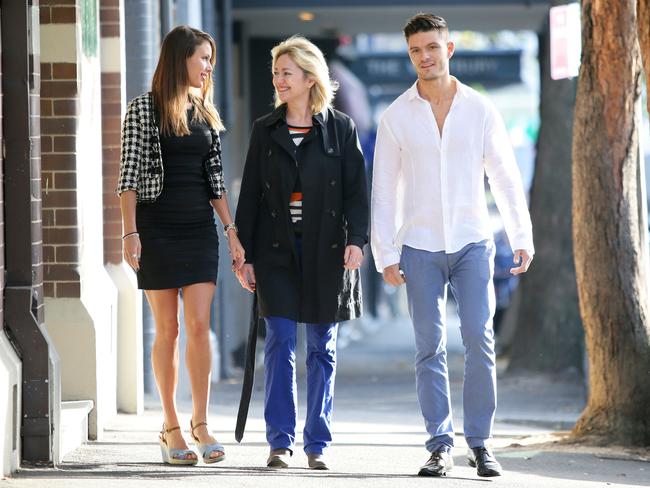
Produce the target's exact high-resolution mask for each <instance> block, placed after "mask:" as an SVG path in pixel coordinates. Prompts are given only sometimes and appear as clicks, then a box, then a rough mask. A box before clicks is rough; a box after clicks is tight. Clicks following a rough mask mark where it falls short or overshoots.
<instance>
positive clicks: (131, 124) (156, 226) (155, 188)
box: [118, 26, 244, 464]
mask: <svg viewBox="0 0 650 488" xmlns="http://www.w3.org/2000/svg"><path fill="white" fill-rule="evenodd" d="M215 51H216V50H215V44H214V41H213V39H212V38H211V37H210V36H209V35H208V34H206V33H204V32H202V31H199V30H197V29H192V28H190V27H187V26H180V27H177V28H175V29H174V30H172V31H171V32H170V33H169V34H168V35H167V36H166V37H165V39H164V40H163V43H162V48H161V52H160V58H159V60H158V66H157V67H156V71H155V73H154V77H153V82H152V89H151V92H149V93H145V94H144V95H141V96H139V97H137V98H135V99H133V100H132V101H131V102H130V103H129V106H128V108H127V113H126V117H125V119H124V125H123V128H122V157H121V162H120V180H119V185H118V193H119V194H120V203H121V209H122V223H123V228H124V237H123V242H124V246H123V247H124V259H125V261H126V262H127V263H128V264H129V265H130V266H131V267H132V268H133V269H134V270H135V271H136V272H137V278H138V288H140V289H144V290H145V295H146V296H147V300H148V302H149V305H150V306H151V310H152V312H153V315H154V319H155V322H156V337H155V340H154V344H153V351H152V355H151V356H152V363H153V370H154V374H155V377H156V383H157V385H158V391H159V393H160V398H161V401H162V408H163V415H164V424H163V429H162V431H161V433H160V447H161V452H162V456H163V461H164V462H166V463H170V464H196V463H197V461H198V458H197V455H196V453H195V452H194V451H192V450H189V449H188V446H187V444H186V443H185V440H184V438H183V435H182V433H181V430H180V427H179V421H178V416H177V412H176V403H175V393H176V385H177V378H178V329H179V324H178V303H179V290H182V296H183V309H184V314H185V327H186V331H187V353H186V363H187V368H188V372H189V376H190V382H191V388H192V401H193V412H192V419H191V421H190V429H191V436H192V438H193V439H194V441H195V443H196V445H197V447H198V449H199V452H200V455H201V458H202V459H203V461H204V462H206V463H213V462H217V461H221V460H223V459H224V455H225V453H224V448H223V446H222V445H220V444H219V443H218V442H217V441H216V440H215V439H214V437H212V435H211V434H210V432H209V431H208V428H207V414H208V398H209V391H210V370H211V367H210V364H211V357H210V347H209V330H210V304H211V302H212V297H213V295H214V291H215V284H216V280H217V264H218V244H219V243H218V235H217V230H216V227H215V222H214V217H213V208H214V210H216V212H217V214H218V215H219V219H220V220H221V222H222V223H223V224H224V234H225V235H226V237H227V238H228V247H229V251H230V254H231V256H232V259H233V263H232V264H233V268H234V269H238V268H239V267H241V266H242V264H243V262H244V251H243V248H242V246H241V244H240V243H239V239H238V237H237V228H236V226H235V224H234V223H233V219H232V217H231V214H230V210H229V209H228V201H227V199H226V189H225V185H224V179H223V171H222V166H221V145H220V142H219V134H218V131H219V130H223V125H222V124H221V120H220V118H219V114H218V113H217V111H216V109H215V107H214V106H213V104H212V102H211V99H212V77H211V75H212V69H213V66H214V62H215Z"/></svg>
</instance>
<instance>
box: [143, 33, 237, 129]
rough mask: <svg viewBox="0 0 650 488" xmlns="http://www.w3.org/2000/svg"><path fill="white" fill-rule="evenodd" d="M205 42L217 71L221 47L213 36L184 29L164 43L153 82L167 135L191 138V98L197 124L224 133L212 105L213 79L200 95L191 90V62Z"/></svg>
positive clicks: (168, 37)
mask: <svg viewBox="0 0 650 488" xmlns="http://www.w3.org/2000/svg"><path fill="white" fill-rule="evenodd" d="M204 42H208V43H209V44H210V47H211V48H212V54H211V56H210V64H211V65H212V66H213V67H214V63H215V60H216V57H217V54H216V52H217V46H216V44H215V42H214V39H212V37H211V36H210V34H208V33H206V32H203V31H201V30H199V29H194V28H192V27H189V26H187V25H180V26H178V27H175V28H174V29H172V30H171V31H170V32H169V33H168V34H167V35H166V36H165V38H164V39H163V42H162V47H161V48H160V57H159V58H158V65H157V66H156V71H154V74H153V80H152V82H151V93H152V95H153V99H154V103H155V104H156V108H157V109H158V114H159V116H160V131H161V132H162V133H163V134H165V135H172V134H173V135H176V136H184V135H188V134H190V130H189V127H188V121H187V115H186V106H187V102H188V97H189V100H190V101H191V102H192V104H193V105H194V108H195V110H194V117H193V120H199V121H202V122H205V123H206V124H208V125H210V126H211V127H212V128H214V129H216V130H224V126H223V123H222V122H221V117H219V113H218V112H217V109H216V108H215V106H214V105H213V104H212V77H211V76H209V77H208V78H207V80H206V82H205V83H204V84H203V88H201V93H200V95H196V94H194V93H192V90H188V87H189V77H188V73H187V58H189V57H191V56H192V55H193V54H194V51H195V50H196V48H197V47H198V46H200V45H201V44H203V43H204Z"/></svg>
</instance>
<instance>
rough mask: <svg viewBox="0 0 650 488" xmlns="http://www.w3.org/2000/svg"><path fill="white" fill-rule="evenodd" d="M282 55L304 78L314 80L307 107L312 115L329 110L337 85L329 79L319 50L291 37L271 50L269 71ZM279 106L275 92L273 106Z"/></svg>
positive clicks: (327, 69) (295, 37)
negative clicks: (296, 66)
mask: <svg viewBox="0 0 650 488" xmlns="http://www.w3.org/2000/svg"><path fill="white" fill-rule="evenodd" d="M283 54H286V55H288V56H289V57H290V58H291V60H292V61H293V62H294V63H296V64H297V65H298V67H299V68H300V69H301V70H302V72H303V73H304V75H305V76H307V77H309V78H311V79H312V80H314V84H313V85H312V87H311V88H310V90H309V105H310V107H311V111H312V113H314V114H317V113H319V112H322V111H323V109H325V108H330V107H331V106H332V101H333V100H334V94H335V93H336V90H337V89H338V87H339V84H338V82H336V81H333V80H331V79H330V71H329V68H328V67H327V63H326V62H325V57H324V56H323V53H322V52H321V50H320V49H318V47H316V45H315V44H314V43H312V42H311V41H309V40H308V39H307V38H305V37H302V36H291V37H290V38H288V39H286V40H284V41H282V42H281V43H280V44H278V45H277V46H275V47H274V48H273V49H271V57H272V59H273V62H272V64H271V66H272V68H271V69H275V63H277V61H278V58H279V57H280V56H282V55H283ZM280 105H282V102H281V101H280V99H279V98H278V94H277V92H276V93H275V106H276V107H279V106H280Z"/></svg>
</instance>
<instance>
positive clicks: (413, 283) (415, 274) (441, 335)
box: [400, 240, 497, 451]
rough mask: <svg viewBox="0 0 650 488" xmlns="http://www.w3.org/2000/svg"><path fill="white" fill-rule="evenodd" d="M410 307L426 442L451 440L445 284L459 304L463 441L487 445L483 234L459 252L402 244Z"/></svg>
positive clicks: (488, 343) (487, 282)
mask: <svg viewBox="0 0 650 488" xmlns="http://www.w3.org/2000/svg"><path fill="white" fill-rule="evenodd" d="M400 267H401V269H402V270H403V271H404V275H405V277H406V293H407V297H408V307H409V313H410V315H411V320H412V321H413V328H414V330H415V350H416V352H415V379H416V388H417V395H418V401H419V403H420V409H421V411H422V416H423V417H424V423H425V427H426V429H427V432H428V433H429V436H430V437H429V439H428V440H427V442H426V447H427V449H428V450H429V451H433V450H435V449H437V448H438V447H440V446H441V445H446V446H449V447H452V446H453V445H454V426H453V422H452V414H451V400H450V395H449V376H448V372H447V350H446V343H447V332H446V329H445V304H446V299H447V285H449V287H450V288H451V292H452V293H453V294H454V298H455V299H456V303H457V305H458V315H459V318H460V327H461V335H462V339H463V345H464V346H465V375H464V382H463V413H464V417H463V424H464V433H465V438H466V440H467V443H468V445H469V447H480V446H484V445H485V440H486V439H488V438H490V437H491V435H492V425H493V423H494V413H495V410H496V401H497V398H496V367H495V354H494V331H493V329H492V316H493V315H494V308H495V297H494V287H493V285H492V276H493V274H494V243H493V242H492V241H488V240H486V241H481V242H478V243H472V244H468V245H467V246H465V247H464V248H463V249H461V250H460V251H458V252H455V253H451V254H446V253H445V252H429V251H423V250H419V249H414V248H411V247H408V246H403V247H402V255H401V261H400Z"/></svg>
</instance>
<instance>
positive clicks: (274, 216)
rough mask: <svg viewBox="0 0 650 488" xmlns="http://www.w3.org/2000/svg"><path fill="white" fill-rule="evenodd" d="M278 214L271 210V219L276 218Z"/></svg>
mask: <svg viewBox="0 0 650 488" xmlns="http://www.w3.org/2000/svg"><path fill="white" fill-rule="evenodd" d="M277 216H278V214H277V213H276V211H275V210H271V217H273V218H276V217H277Z"/></svg>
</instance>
